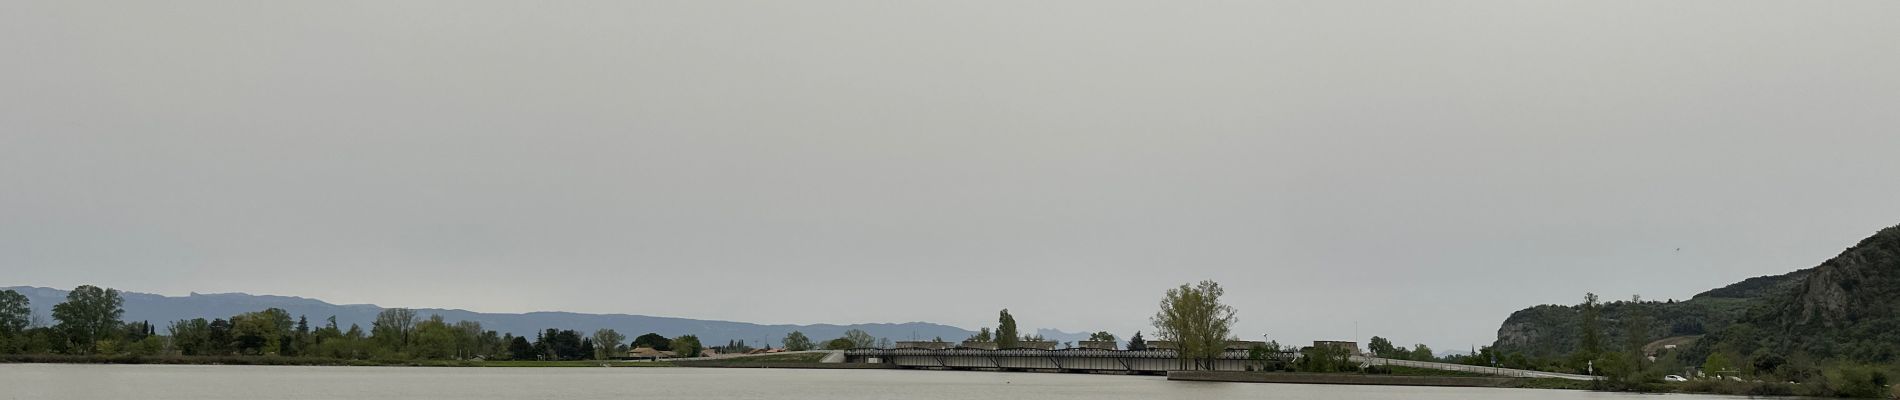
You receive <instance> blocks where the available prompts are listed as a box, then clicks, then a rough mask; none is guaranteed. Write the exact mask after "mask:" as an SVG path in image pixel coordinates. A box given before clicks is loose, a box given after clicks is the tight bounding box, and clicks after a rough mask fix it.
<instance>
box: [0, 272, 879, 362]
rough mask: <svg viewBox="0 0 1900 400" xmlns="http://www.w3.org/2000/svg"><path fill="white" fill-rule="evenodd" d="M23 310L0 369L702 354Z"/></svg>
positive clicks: (270, 316)
mask: <svg viewBox="0 0 1900 400" xmlns="http://www.w3.org/2000/svg"><path fill="white" fill-rule="evenodd" d="M29 305H30V304H29V300H28V299H27V298H26V297H25V296H23V295H21V294H19V293H16V292H14V291H12V290H0V355H5V357H0V361H14V362H137V363H219V364H302V365H393V364H394V365H479V364H468V363H456V362H454V361H469V360H533V361H545V362H563V361H575V360H604V359H611V358H620V357H624V356H626V355H627V352H628V350H630V349H632V348H636V347H649V348H653V349H656V350H659V351H671V352H674V353H676V354H679V355H680V356H682V357H696V356H698V355H699V354H700V351H701V350H702V349H707V348H708V347H706V346H704V345H702V344H701V343H700V342H699V339H698V338H697V337H695V336H693V335H681V336H678V337H673V338H667V337H665V336H661V335H659V334H657V333H647V334H644V335H640V336H639V337H636V338H634V339H633V340H632V341H631V342H628V341H627V336H626V335H623V334H621V333H619V332H616V331H614V330H612V329H600V330H596V331H594V332H593V333H592V334H583V333H581V332H579V331H574V330H566V329H546V330H544V331H541V332H537V333H536V334H535V335H534V337H532V338H529V337H525V336H514V335H513V334H503V333H497V332H496V331H493V330H485V329H483V328H482V324H481V323H479V322H475V321H455V322H450V321H447V320H445V319H444V318H442V317H441V316H436V315H431V316H429V317H426V318H424V317H421V316H419V315H417V314H416V313H415V312H414V311H412V310H409V309H403V308H391V309H384V310H382V312H381V313H380V314H378V315H377V316H376V319H375V321H374V322H373V323H371V324H370V326H369V328H368V329H364V328H363V327H362V326H359V325H356V324H351V325H350V326H347V327H344V326H340V325H339V324H338V323H337V320H336V317H334V316H332V317H329V318H326V319H325V320H323V321H317V322H316V323H314V324H313V323H312V321H311V320H309V319H308V318H306V317H304V316H295V317H292V316H291V315H290V313H288V312H285V311H284V310H282V309H278V308H268V309H264V310H259V311H254V312H246V313H242V314H238V315H233V316H231V317H230V318H218V319H212V320H205V319H203V318H195V319H188V320H179V321H171V322H167V323H164V326H163V327H162V328H161V327H160V326H159V325H157V324H153V323H150V322H147V321H121V320H120V317H121V316H122V315H124V313H125V310H124V308H123V306H124V299H123V298H122V297H121V295H120V293H119V292H118V291H117V290H113V289H106V288H99V287H95V286H80V287H78V288H75V289H73V290H72V291H71V292H68V294H67V298H66V301H65V302H62V303H60V304H57V305H54V306H53V307H52V311H53V312H52V317H53V320H54V323H53V324H51V325H44V324H37V323H36V322H35V321H36V318H34V316H33V315H32V308H31V307H29ZM42 325H43V326H42ZM840 340H846V341H848V342H849V343H852V344H853V345H859V344H861V345H863V347H869V346H873V345H875V342H876V341H878V339H876V338H872V337H871V336H870V335H869V334H867V333H865V332H863V331H859V330H852V331H850V332H849V333H847V335H846V337H845V338H840ZM784 343H785V344H787V345H788V347H792V348H794V349H797V350H806V349H810V348H811V347H812V343H811V340H810V339H809V338H806V337H805V335H804V333H801V332H792V333H791V334H789V335H787V336H786V337H785V339H784ZM765 347H766V348H768V349H769V348H770V347H771V346H770V345H765ZM710 349H713V350H715V351H719V352H746V351H750V350H753V349H754V348H753V347H752V346H749V345H747V344H746V343H745V342H744V341H738V340H735V341H731V342H728V343H726V345H725V346H713V347H710Z"/></svg>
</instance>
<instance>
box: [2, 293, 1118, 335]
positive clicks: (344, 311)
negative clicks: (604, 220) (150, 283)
mask: <svg viewBox="0 0 1900 400" xmlns="http://www.w3.org/2000/svg"><path fill="white" fill-rule="evenodd" d="M9 289H10V290H14V291H18V292H20V294H23V295H26V297H27V299H28V300H30V301H31V302H32V308H33V314H34V315H35V318H36V319H41V320H42V321H39V322H40V323H51V322H52V321H50V319H51V315H52V307H53V305H54V304H59V303H60V302H64V301H66V292H67V290H63V289H53V288H43V287H32V286H15V287H0V290H9ZM120 293H121V295H122V296H123V297H124V298H125V316H124V317H123V318H121V319H123V320H125V321H150V322H151V323H152V324H154V325H158V326H159V327H160V330H161V331H162V330H163V327H164V326H166V325H167V324H168V323H170V322H171V321H177V320H181V319H192V318H204V319H214V318H227V319H228V318H230V317H231V316H232V315H237V314H241V313H246V312H252V311H259V310H263V309H266V308H271V307H275V308H281V309H284V310H285V311H289V312H290V315H293V316H305V317H308V318H309V319H310V325H311V326H313V327H314V326H322V325H323V324H325V323H327V322H326V321H325V319H326V318H329V317H330V316H336V319H337V324H338V325H339V326H341V327H343V329H349V326H350V325H351V324H356V325H360V326H362V328H363V329H365V330H367V329H369V327H370V322H371V321H374V320H375V319H376V314H377V313H379V312H382V310H383V309H384V308H383V307H379V306H376V305H370V304H331V303H328V302H324V301H322V300H316V299H309V298H303V297H292V296H273V295H253V294H244V293H216V294H200V293H192V294H190V295H188V296H183V297H175V296H163V295H156V294H148V293H138V292H120ZM414 310H415V311H416V314H417V315H420V316H423V317H427V316H429V315H431V314H434V315H441V316H442V318H444V319H447V320H449V321H451V322H453V321H476V322H480V323H481V324H482V327H483V328H485V329H491V330H495V331H497V332H503V333H513V334H515V335H517V336H528V337H533V336H534V334H535V332H540V331H541V330H544V329H548V328H556V329H573V330H577V331H581V332H583V333H584V334H585V333H591V332H593V331H594V330H595V329H600V328H610V329H613V330H616V331H619V332H621V333H622V334H625V335H627V336H628V337H633V336H637V335H640V334H643V333H647V332H654V333H659V334H661V335H666V336H669V337H671V336H678V335H684V334H692V335H698V336H699V338H700V340H701V341H703V342H705V343H707V344H715V343H719V344H723V343H724V342H726V341H729V340H745V341H746V343H747V344H750V345H754V346H757V345H758V343H759V341H760V340H764V341H766V343H770V344H772V345H773V346H775V347H776V346H778V345H779V340H780V339H783V338H784V337H785V334H787V333H790V332H792V331H800V332H803V333H804V334H805V335H806V336H808V337H810V338H812V340H814V341H823V340H829V339H832V338H837V337H841V336H844V332H845V331H848V330H851V329H860V330H863V331H865V332H866V333H870V334H871V336H876V337H881V338H888V339H890V340H892V341H900V340H910V339H911V338H913V337H915V338H918V339H919V340H931V339H935V338H938V337H942V338H943V339H944V340H947V341H960V340H963V339H964V338H966V337H969V336H970V335H974V334H976V332H974V331H970V330H966V329H963V328H958V327H954V326H949V325H943V324H936V323H928V322H906V323H869V324H849V325H836V324H811V325H790V324H781V325H762V324H753V323H745V322H732V321H713V320H698V319H689V318H673V317H654V316H646V315H630V314H583V313H572V312H560V311H542V312H530V313H518V314H517V313H482V312H474V311H468V310H455V309H433V308H417V309H414ZM1039 332H1040V333H1043V334H1044V336H1048V337H1049V338H1050V339H1056V340H1061V341H1074V340H1080V339H1078V338H1076V337H1075V336H1076V335H1077V334H1067V333H1061V332H1060V331H1055V330H1043V331H1039ZM1053 334H1061V336H1055V335H1053ZM1079 335H1080V337H1081V338H1087V337H1088V335H1087V334H1086V333H1084V334H1079Z"/></svg>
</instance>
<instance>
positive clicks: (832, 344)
mask: <svg viewBox="0 0 1900 400" xmlns="http://www.w3.org/2000/svg"><path fill="white" fill-rule="evenodd" d="M852 347H855V346H853V345H852V343H851V339H845V338H837V339H831V340H829V341H826V342H825V350H850V349H851V348H852Z"/></svg>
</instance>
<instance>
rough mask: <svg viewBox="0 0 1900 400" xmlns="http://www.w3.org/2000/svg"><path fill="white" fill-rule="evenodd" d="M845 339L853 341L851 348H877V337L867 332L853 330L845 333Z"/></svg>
mask: <svg viewBox="0 0 1900 400" xmlns="http://www.w3.org/2000/svg"><path fill="white" fill-rule="evenodd" d="M844 339H845V340H849V341H851V348H856V349H862V348H871V347H876V346H877V337H874V336H871V334H870V333H866V332H865V331H862V330H858V329H852V330H848V331H844Z"/></svg>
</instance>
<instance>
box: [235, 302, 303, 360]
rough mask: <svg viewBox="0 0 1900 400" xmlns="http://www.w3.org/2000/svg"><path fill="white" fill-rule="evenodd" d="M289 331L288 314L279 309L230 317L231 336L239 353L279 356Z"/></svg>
mask: <svg viewBox="0 0 1900 400" xmlns="http://www.w3.org/2000/svg"><path fill="white" fill-rule="evenodd" d="M290 329H291V321H290V313H289V312H286V311H284V310H283V309H280V308H270V309H265V310H264V311H257V312H248V313H243V314H238V315H236V316H232V317H231V335H232V340H233V341H234V342H235V347H236V348H237V351H238V352H239V353H244V354H255V355H263V354H281V353H282V347H283V344H284V339H285V338H286V337H288V336H289V334H290Z"/></svg>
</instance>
